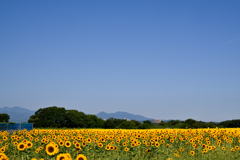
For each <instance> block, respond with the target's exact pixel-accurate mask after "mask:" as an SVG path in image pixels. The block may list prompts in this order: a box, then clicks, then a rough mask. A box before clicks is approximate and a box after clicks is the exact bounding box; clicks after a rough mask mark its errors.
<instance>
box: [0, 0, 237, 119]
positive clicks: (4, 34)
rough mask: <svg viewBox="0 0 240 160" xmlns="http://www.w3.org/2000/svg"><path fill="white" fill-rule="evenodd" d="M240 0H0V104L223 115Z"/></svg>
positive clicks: (229, 95) (233, 107) (231, 107)
mask: <svg viewBox="0 0 240 160" xmlns="http://www.w3.org/2000/svg"><path fill="white" fill-rule="evenodd" d="M239 6H240V1H233V0H230V1H223V0H213V1H207V0H201V1H191V0H184V1H177V0H172V1H157V0H150V1H143V0H132V1H111V0H104V1H96V0H93V1H75V0H73V1H56V0H51V1H47V0H42V1H29V0H26V1H17V0H12V1H0V22H1V25H0V75H1V77H0V106H2V107H4V106H8V107H12V106H21V107H23V108H26V109H31V110H37V109H38V108H45V107H49V106H58V107H65V108H66V109H77V110H80V111H82V112H84V113H86V114H97V113H99V112H101V111H105V112H108V113H114V112H116V111H124V112H128V113H133V114H138V115H142V116H145V117H152V118H154V119H158V118H161V119H182V120H184V119H188V118H192V119H195V120H201V121H224V120H231V119H239V112H240V83H239V82H240V72H239V71H240V63H239V62H240V29H239V28H240V21H239V15H240V10H239Z"/></svg>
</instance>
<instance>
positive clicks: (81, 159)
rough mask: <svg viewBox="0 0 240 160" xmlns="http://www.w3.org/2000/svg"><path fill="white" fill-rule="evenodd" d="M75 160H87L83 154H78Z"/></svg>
mask: <svg viewBox="0 0 240 160" xmlns="http://www.w3.org/2000/svg"><path fill="white" fill-rule="evenodd" d="M76 160H87V157H86V156H84V155H83V154H79V155H78V156H77V158H76Z"/></svg>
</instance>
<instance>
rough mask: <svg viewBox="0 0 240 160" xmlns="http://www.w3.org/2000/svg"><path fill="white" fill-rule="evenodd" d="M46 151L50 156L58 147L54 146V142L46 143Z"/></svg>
mask: <svg viewBox="0 0 240 160" xmlns="http://www.w3.org/2000/svg"><path fill="white" fill-rule="evenodd" d="M46 152H47V154H48V155H50V156H51V155H54V154H56V153H57V152H58V148H56V147H55V145H54V144H51V143H49V144H48V145H46Z"/></svg>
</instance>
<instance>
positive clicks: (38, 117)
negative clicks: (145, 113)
mask: <svg viewBox="0 0 240 160" xmlns="http://www.w3.org/2000/svg"><path fill="white" fill-rule="evenodd" d="M9 118H10V117H9V115H8V114H6V113H1V114H0V122H8V121H9ZM28 123H33V126H34V127H35V128H104V129H118V128H119V129H120V128H121V129H151V128H216V127H219V128H237V127H240V119H236V120H227V121H223V122H220V123H216V122H203V121H197V120H194V119H187V120H185V121H180V120H170V121H167V122H165V121H162V122H161V123H159V124H155V123H153V122H151V121H149V120H146V121H143V122H139V121H136V120H126V119H116V118H109V119H107V120H103V119H101V118H98V117H97V116H96V115H91V114H89V115H86V114H84V113H83V112H80V111H78V110H66V109H65V108H63V107H57V106H52V107H47V108H40V109H38V110H37V111H36V112H35V114H34V115H32V116H31V117H30V118H29V120H28Z"/></svg>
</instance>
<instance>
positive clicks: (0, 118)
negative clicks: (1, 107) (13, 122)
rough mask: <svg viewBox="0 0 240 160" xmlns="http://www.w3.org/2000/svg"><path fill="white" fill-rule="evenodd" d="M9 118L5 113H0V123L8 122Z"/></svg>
mask: <svg viewBox="0 0 240 160" xmlns="http://www.w3.org/2000/svg"><path fill="white" fill-rule="evenodd" d="M9 119H10V116H9V115H8V114H7V113H0V122H8V121H9Z"/></svg>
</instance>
